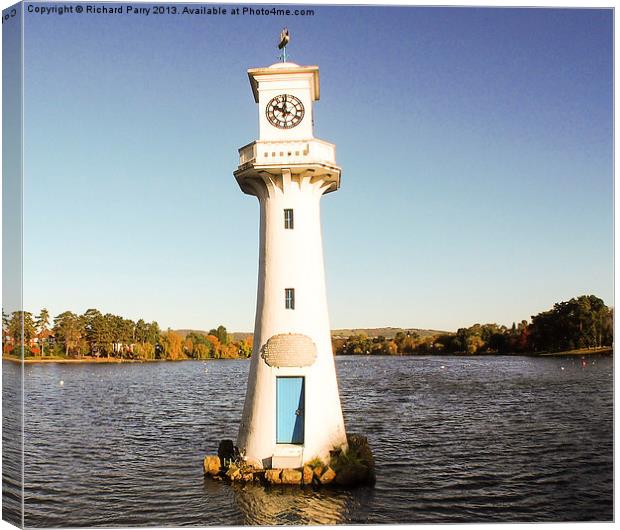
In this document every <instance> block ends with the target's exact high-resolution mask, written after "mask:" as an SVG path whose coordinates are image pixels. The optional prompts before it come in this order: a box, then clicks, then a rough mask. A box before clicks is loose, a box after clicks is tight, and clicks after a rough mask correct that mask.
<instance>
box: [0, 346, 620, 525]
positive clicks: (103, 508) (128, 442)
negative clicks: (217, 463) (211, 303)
mask: <svg viewBox="0 0 620 530" xmlns="http://www.w3.org/2000/svg"><path fill="white" fill-rule="evenodd" d="M336 365H337V371H338V377H339V384H340V393H341V397H342V402H343V410H344V416H345V422H346V426H347V430H348V431H349V432H355V433H362V434H365V435H367V436H368V439H369V441H370V444H371V447H372V449H373V451H374V454H375V459H376V462H377V469H376V471H377V483H376V485H375V486H374V487H364V488H359V489H356V490H352V491H327V490H321V491H318V492H315V491H312V490H311V489H305V490H301V489H298V488H297V489H295V488H290V487H289V488H287V487H276V488H272V489H265V488H264V487H262V486H256V485H238V484H235V485H232V486H231V485H228V484H226V483H222V482H216V481H213V480H211V479H205V478H204V477H203V471H202V458H203V456H204V455H205V454H206V453H214V452H216V451H217V446H218V443H219V441H220V440H221V439H223V438H235V436H236V432H237V428H238V422H239V419H240V414H241V409H242V404H243V398H244V392H245V384H246V377H247V372H248V367H249V362H248V361H241V360H239V361H209V362H198V361H196V362H194V361H191V362H179V363H148V364H79V365H67V364H45V365H40V364H39V365H26V366H25V368H24V381H25V395H24V401H25V438H24V445H25V452H26V461H25V466H24V471H25V482H26V486H25V498H24V501H25V510H26V515H25V524H26V526H39V527H40V526H43V527H52V526H80V527H84V526H132V525H142V526H145V525H155V526H181V525H244V524H254V525H256V524H261V525H277V524H316V523H318V524H340V523H343V524H346V523H348V524H359V523H371V524H383V523H392V524H394V523H423V522H445V523H447V522H450V523H454V522H499V521H577V520H599V521H610V520H612V517H613V491H612V490H613V468H612V466H613V425H612V421H613V364H612V358H611V357H591V358H588V366H587V367H585V368H583V367H582V366H581V364H580V359H579V358H568V357H561V358H529V357H450V356H446V357H401V358H388V357H374V358H369V357H339V358H337V362H336ZM3 370H4V373H3V380H4V388H3V397H4V401H5V405H6V404H11V403H14V402H15V399H16V396H18V395H19V391H20V382H19V370H20V367H19V365H17V364H14V363H11V362H6V361H5V362H3ZM60 381H63V382H64V384H63V385H62V386H61V384H60ZM6 412H7V411H5V413H6ZM13 419H15V417H13ZM6 420H7V421H9V420H10V418H7V419H6ZM18 441H19V439H18V438H16V437H15V436H14V435H11V433H10V432H7V431H6V430H5V433H4V445H5V451H7V452H10V451H11V450H12V451H17V450H18V444H17V443H16V442H18ZM18 470H19V467H12V466H8V467H7V465H6V463H5V467H4V473H5V477H4V478H5V480H4V492H5V503H6V505H5V512H4V516H5V518H9V519H10V518H11V516H12V514H11V505H15V504H16V502H15V501H16V499H17V498H18V495H19V492H18V488H17V480H18V477H15V473H18Z"/></svg>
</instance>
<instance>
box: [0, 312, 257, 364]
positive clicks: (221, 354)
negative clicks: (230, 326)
mask: <svg viewBox="0 0 620 530" xmlns="http://www.w3.org/2000/svg"><path fill="white" fill-rule="evenodd" d="M2 331H3V353H5V354H14V355H15V354H18V355H21V351H22V346H23V351H24V354H25V355H26V356H41V357H69V358H83V357H96V358H103V357H105V358H118V359H137V360H155V359H162V360H182V359H235V358H245V357H249V356H250V354H251V353H252V338H251V337H249V338H246V339H244V340H241V341H234V340H232V339H231V337H230V336H229V334H228V332H227V331H226V328H225V327H224V326H221V325H220V326H218V327H217V328H215V329H212V330H210V331H209V332H208V333H201V332H197V331H191V332H189V333H188V334H187V335H186V336H183V335H181V334H180V333H177V332H175V331H172V330H170V329H168V330H167V331H162V330H160V328H159V324H158V323H157V322H145V321H144V320H142V319H140V320H138V321H137V322H134V321H133V320H130V319H127V318H123V317H121V316H118V315H113V314H110V313H106V314H102V313H101V312H100V311H99V310H97V309H89V310H87V311H86V312H85V313H84V314H82V315H77V314H75V313H72V312H71V311H65V312H63V313H61V314H59V315H58V316H56V317H55V318H54V319H53V322H52V320H51V317H50V314H49V311H48V310H47V309H42V310H41V311H40V313H39V314H38V315H36V316H34V315H33V314H32V313H30V312H28V311H15V312H13V313H12V314H10V315H7V314H5V313H4V311H3V312H2Z"/></svg>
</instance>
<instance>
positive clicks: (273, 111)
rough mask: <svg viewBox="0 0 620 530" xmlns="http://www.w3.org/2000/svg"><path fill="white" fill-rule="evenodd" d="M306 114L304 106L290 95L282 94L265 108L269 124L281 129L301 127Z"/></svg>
mask: <svg viewBox="0 0 620 530" xmlns="http://www.w3.org/2000/svg"><path fill="white" fill-rule="evenodd" d="M304 112H305V110H304V104H303V103H302V102H301V101H300V100H299V98H296V97H295V96H291V95H290V94H280V95H279V96H276V97H274V98H272V99H271V100H270V101H269V103H267V107H266V108H265V114H267V119H268V120H269V123H271V125H273V126H274V127H278V128H279V129H292V128H293V127H295V126H296V125H299V123H300V122H301V120H303V118H304Z"/></svg>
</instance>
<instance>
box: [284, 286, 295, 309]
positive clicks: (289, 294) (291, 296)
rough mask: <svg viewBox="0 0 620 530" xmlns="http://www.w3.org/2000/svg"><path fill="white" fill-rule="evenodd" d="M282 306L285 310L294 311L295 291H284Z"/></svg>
mask: <svg viewBox="0 0 620 530" xmlns="http://www.w3.org/2000/svg"><path fill="white" fill-rule="evenodd" d="M284 306H285V307H286V309H295V289H284Z"/></svg>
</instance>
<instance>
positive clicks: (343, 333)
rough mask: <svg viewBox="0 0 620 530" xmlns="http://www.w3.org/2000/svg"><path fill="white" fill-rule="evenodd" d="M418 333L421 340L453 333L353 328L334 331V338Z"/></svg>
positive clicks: (411, 329) (425, 330)
mask: <svg viewBox="0 0 620 530" xmlns="http://www.w3.org/2000/svg"><path fill="white" fill-rule="evenodd" d="M399 332H402V333H417V334H418V335H419V336H420V337H421V338H424V337H430V336H432V335H439V334H441V333H451V332H450V331H438V330H435V329H419V328H352V329H332V338H345V339H346V338H348V337H350V336H351V335H360V334H362V333H363V334H364V335H367V336H368V337H385V338H386V339H393V338H394V337H395V336H396V334H397V333H399Z"/></svg>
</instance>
